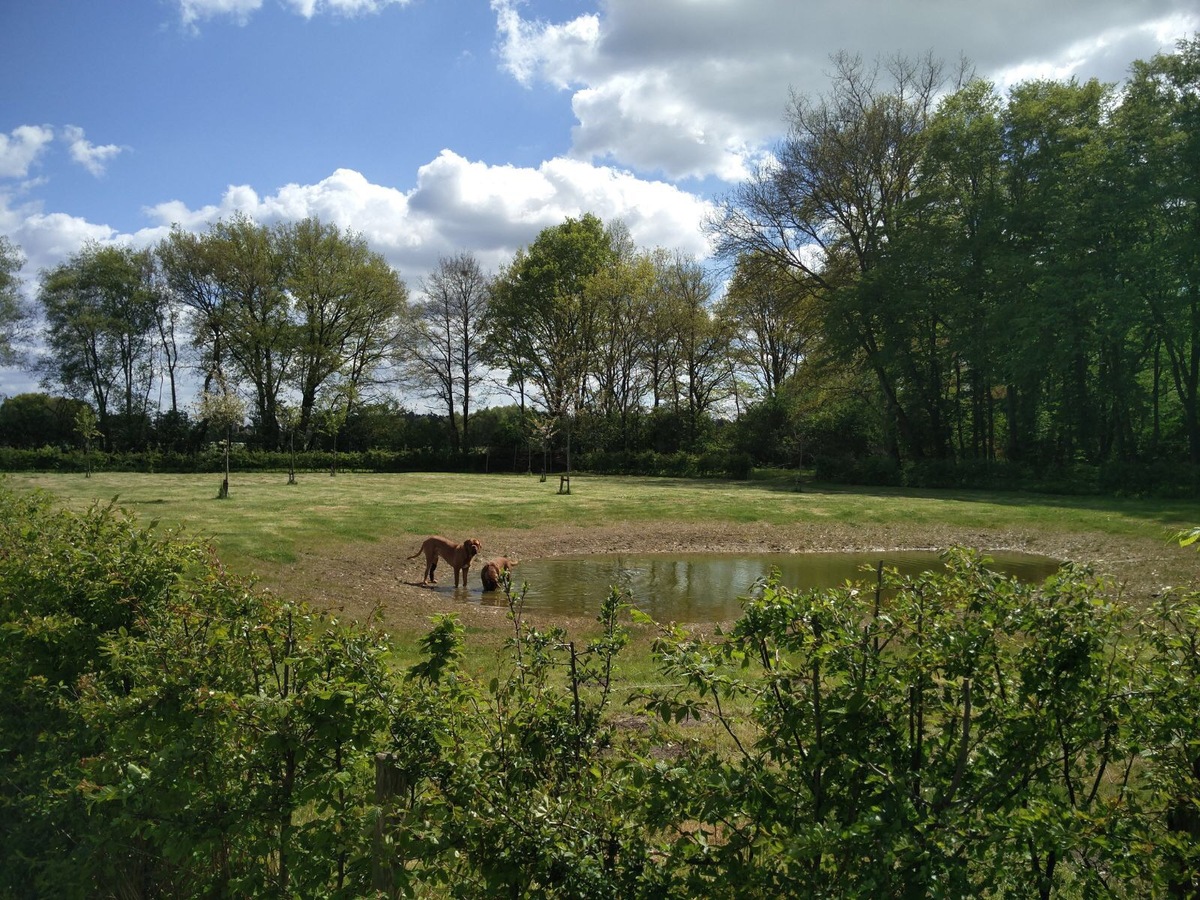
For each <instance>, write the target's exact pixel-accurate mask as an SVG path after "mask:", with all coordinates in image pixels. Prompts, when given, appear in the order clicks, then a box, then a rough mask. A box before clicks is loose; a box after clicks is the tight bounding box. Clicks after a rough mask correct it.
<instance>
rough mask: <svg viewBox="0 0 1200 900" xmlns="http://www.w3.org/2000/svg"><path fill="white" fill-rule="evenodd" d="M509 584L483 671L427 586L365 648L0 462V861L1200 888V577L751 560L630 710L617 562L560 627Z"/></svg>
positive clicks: (729, 891) (113, 867) (363, 878)
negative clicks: (806, 584) (1187, 581)
mask: <svg viewBox="0 0 1200 900" xmlns="http://www.w3.org/2000/svg"><path fill="white" fill-rule="evenodd" d="M1193 534H1194V533H1188V534H1187V535H1185V536H1181V537H1182V539H1183V540H1184V541H1187V540H1189V538H1190V537H1191V536H1192V535H1193ZM524 597H525V588H524V586H522V587H519V588H518V587H514V586H513V585H512V583H511V582H509V583H507V584H505V598H506V601H507V605H508V620H509V623H510V625H511V629H512V632H511V638H510V641H509V643H508V646H507V648H506V649H505V651H504V652H503V654H502V655H501V657H500V659H499V660H498V666H497V668H496V669H495V670H494V671H493V672H489V673H488V674H487V675H485V676H483V677H482V678H481V677H480V675H479V674H477V673H476V672H474V671H470V670H468V669H467V667H466V666H465V665H464V653H463V650H464V644H463V642H464V639H465V633H464V630H463V627H462V625H461V624H460V623H459V622H458V620H457V619H456V618H455V617H454V616H443V617H438V618H436V619H435V620H434V622H433V626H432V628H431V629H430V631H429V632H428V634H427V635H426V636H425V637H424V638H423V639H422V640H421V642H420V647H421V659H420V660H419V661H418V662H417V663H415V664H414V665H412V666H411V667H410V668H409V669H408V670H407V671H403V672H402V671H396V670H394V669H393V668H392V667H391V666H390V665H389V656H390V650H389V646H388V641H387V639H386V638H385V637H384V636H382V635H380V634H378V633H376V632H374V631H373V630H371V629H359V628H346V627H344V626H342V625H341V624H340V623H338V622H336V621H334V620H332V619H328V618H324V617H320V616H317V615H314V614H313V613H312V612H310V611H308V610H305V609H303V608H300V607H297V606H294V605H292V604H288V603H286V602H282V601H280V600H278V599H277V598H274V597H272V596H271V595H269V594H265V593H262V592H259V591H256V590H254V589H253V587H252V586H251V585H248V584H245V583H242V582H240V581H238V580H237V579H234V578H231V577H229V576H228V575H227V574H226V573H225V572H224V571H223V570H222V568H221V567H220V565H219V564H217V562H216V561H215V559H213V558H212V556H211V554H210V551H209V550H208V549H207V548H206V547H204V546H203V545H201V544H199V543H195V542H188V541H183V540H181V539H179V538H177V537H175V536H172V535H170V534H165V535H164V534H161V533H159V532H158V531H157V529H155V528H154V527H153V526H151V527H150V528H143V527H141V526H139V525H138V524H137V523H135V522H134V521H133V520H131V519H130V518H129V517H128V516H126V515H125V514H123V513H121V512H120V511H118V510H116V509H114V508H113V507H112V506H111V505H108V506H96V507H93V508H92V509H90V510H88V511H87V512H85V513H83V514H70V513H62V512H54V511H53V510H52V509H51V506H50V504H49V502H48V500H47V499H46V498H45V497H44V496H41V495H36V494H34V495H27V496H24V497H17V496H16V495H14V494H12V493H11V492H10V491H8V490H7V489H6V488H2V487H0V735H2V736H3V739H2V741H0V783H2V784H3V785H4V788H5V789H4V790H3V791H0V846H3V847H4V852H3V854H0V885H3V888H2V889H0V893H2V894H3V895H4V896H12V897H23V896H61V897H81V898H82V897H92V896H111V895H128V896H151V895H154V896H171V897H193V896H195V897H199V896H247V897H252V896H271V897H277V896H305V897H308V896H330V897H358V896H365V895H370V894H372V893H373V892H375V891H382V892H383V893H385V894H386V895H388V896H430V895H433V896H453V897H475V896H544V897H578V898H627V897H628V898H636V897H656V898H668V897H681V898H682V897H695V896H706V897H779V896H813V897H817V896H830V897H833V896H838V897H841V896H868V895H869V896H896V897H926V896H1027V895H1036V896H1040V897H1055V896H1061V897H1090V896H1129V897H1134V896H1137V897H1141V896H1161V895H1164V894H1168V893H1169V894H1171V895H1174V896H1179V895H1189V894H1191V893H1194V892H1195V891H1196V890H1197V889H1198V888H1200V885H1198V884H1197V883H1196V874H1195V873H1196V872H1197V871H1200V869H1198V865H1200V859H1198V858H1197V851H1196V848H1197V847H1198V846H1200V816H1197V815H1196V809H1197V808H1198V803H1200V742H1198V741H1197V737H1196V734H1195V710H1196V709H1197V707H1198V706H1200V594H1196V593H1190V594H1177V593H1175V592H1170V593H1168V594H1166V595H1164V597H1163V598H1162V602H1161V605H1160V606H1159V607H1158V608H1156V609H1152V610H1147V611H1146V613H1145V614H1144V615H1143V616H1142V617H1141V618H1139V619H1135V618H1134V617H1132V616H1131V615H1130V614H1129V613H1128V612H1127V611H1125V610H1124V609H1123V607H1121V606H1120V605H1118V604H1117V603H1115V602H1114V599H1113V591H1112V589H1111V586H1109V585H1107V584H1105V583H1103V582H1100V581H1098V580H1097V579H1095V578H1093V577H1092V576H1091V575H1090V574H1089V573H1088V572H1086V571H1084V570H1080V569H1076V568H1073V567H1070V566H1066V567H1064V568H1063V569H1062V570H1060V572H1059V573H1058V574H1057V575H1056V576H1054V577H1052V578H1050V579H1048V580H1047V581H1046V582H1045V583H1044V584H1042V585H1027V584H1021V583H1018V582H1016V581H1013V580H1010V579H1007V578H1004V577H1001V576H998V575H996V574H994V573H993V572H991V571H990V570H989V569H988V568H987V566H986V565H985V560H983V559H981V558H980V557H978V556H977V555H974V554H972V553H969V552H967V551H954V552H952V553H951V554H948V556H947V567H946V569H945V570H942V571H937V572H926V573H923V574H920V575H917V576H912V577H904V578H901V577H900V576H898V575H897V574H896V573H893V572H887V571H883V572H880V573H879V574H878V578H877V581H876V583H875V584H871V583H860V584H857V585H847V586H846V587H844V588H839V589H836V590H832V591H810V592H800V591H794V590H790V589H788V588H787V587H785V586H784V585H782V584H780V583H779V581H778V578H777V577H776V576H772V577H770V578H768V579H765V580H764V581H763V582H762V583H761V584H760V585H759V586H758V588H757V589H756V591H755V592H754V594H753V596H752V597H749V598H747V599H746V601H745V607H744V612H743V615H742V616H741V618H740V619H739V620H738V621H737V622H736V623H735V624H734V625H733V626H732V627H731V628H729V629H728V630H722V629H716V630H714V631H713V632H711V633H708V634H706V633H703V632H698V631H684V630H682V629H677V628H674V627H664V628H663V629H662V632H661V637H660V639H659V640H658V642H657V643H656V647H655V653H656V657H657V659H658V661H659V663H660V665H661V667H662V671H663V675H664V678H665V683H666V684H668V685H669V687H665V688H662V689H656V690H652V691H650V692H647V693H644V694H641V695H639V697H638V700H639V702H640V704H641V706H642V708H643V711H644V713H645V714H646V715H648V716H651V717H653V719H654V720H657V722H658V723H660V724H658V725H654V724H651V723H650V722H648V721H647V720H646V719H644V718H642V717H641V716H638V715H631V714H617V713H616V711H615V710H614V709H613V703H614V701H615V700H616V699H618V693H619V687H620V684H621V674H620V668H619V659H620V656H621V654H622V653H623V652H624V651H625V648H626V647H627V646H628V643H629V639H630V634H629V627H628V626H627V625H626V624H625V622H626V619H625V616H626V614H627V610H628V607H629V597H628V596H627V595H626V594H624V593H623V592H622V591H620V590H618V589H614V590H612V591H611V592H610V593H609V595H608V596H607V598H606V599H605V601H604V603H603V604H602V607H601V610H600V613H599V615H598V616H597V627H596V628H595V629H594V631H593V635H592V636H591V637H590V639H588V640H587V641H585V642H577V641H575V640H572V639H571V638H570V637H569V636H568V635H567V634H566V633H564V632H563V631H562V630H561V629H558V628H550V629H543V628H540V627H538V625H537V624H536V622H535V621H534V617H533V616H532V615H531V614H530V613H529V611H528V610H527V609H526V607H525V603H524ZM630 723H633V725H634V727H630ZM693 729H694V731H693ZM689 732H692V733H694V734H696V735H703V736H704V737H703V738H699V737H695V738H689V737H687V734H688V733H689ZM668 740H669V741H670V743H668V742H667V741H668Z"/></svg>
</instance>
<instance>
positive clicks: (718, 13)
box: [492, 0, 1200, 181]
mask: <svg viewBox="0 0 1200 900" xmlns="http://www.w3.org/2000/svg"><path fill="white" fill-rule="evenodd" d="M523 9H524V7H523V5H521V3H520V2H519V0H492V10H493V12H494V13H495V16H496V31H497V45H498V54H499V58H500V62H501V65H502V67H503V68H504V70H505V71H507V72H508V73H509V74H510V75H511V76H512V77H513V78H514V79H516V80H517V81H518V82H519V83H521V84H523V85H525V86H527V87H535V86H537V85H539V84H542V85H547V86H549V87H551V88H553V89H555V90H560V91H568V92H570V93H571V97H572V111H573V112H574V114H575V117H576V120H577V124H576V126H575V128H574V129H573V131H572V142H573V143H572V154H573V155H574V156H576V157H578V158H580V159H584V160H590V161H605V162H613V163H615V164H617V165H620V166H629V167H632V168H635V169H636V170H638V171H640V172H661V173H663V174H664V175H666V176H667V177H669V178H674V179H680V178H707V177H716V178H719V179H722V180H725V181H730V180H737V179H739V178H742V177H744V176H745V174H746V173H747V172H748V171H749V170H750V169H751V168H752V167H753V166H754V164H755V163H756V161H757V160H759V159H761V158H762V155H763V154H764V153H765V152H767V151H768V150H769V147H770V145H771V144H772V143H773V142H774V141H776V140H778V139H779V137H780V135H781V134H782V133H783V131H784V123H783V115H784V112H785V109H786V106H787V102H788V93H789V91H790V90H793V89H794V90H796V91H797V92H799V93H802V94H808V95H819V94H822V93H824V92H825V91H826V90H827V89H828V87H829V74H828V73H829V71H830V68H831V67H830V56H831V55H832V54H834V53H836V52H838V51H843V50H844V51H847V52H849V53H851V54H858V55H861V56H862V57H863V58H864V59H866V60H873V59H876V58H886V57H889V56H893V55H896V54H901V55H905V56H909V57H916V56H919V55H922V54H924V53H927V52H928V53H932V54H933V55H934V57H935V58H938V59H941V60H944V61H945V62H946V63H947V64H948V65H950V66H953V65H955V64H956V63H957V61H958V60H959V59H960V58H964V57H965V58H966V59H967V60H968V61H969V62H971V63H972V64H973V65H974V67H975V71H976V72H977V73H978V74H980V75H982V76H984V77H988V78H992V79H994V80H996V81H997V82H998V83H1000V84H1001V85H1008V84H1012V83H1015V81H1018V80H1022V79H1024V78H1028V77H1051V78H1062V77H1072V76H1075V77H1080V78H1084V79H1086V78H1091V77H1098V78H1100V79H1102V80H1105V81H1120V80H1121V79H1122V78H1123V76H1124V75H1125V73H1126V70H1127V67H1128V66H1129V64H1130V63H1131V62H1132V61H1133V60H1135V59H1147V58H1149V57H1150V56H1152V55H1153V54H1154V53H1156V52H1159V51H1161V50H1170V49H1171V48H1172V47H1173V44H1174V41H1175V39H1176V38H1177V37H1180V36H1185V35H1187V34H1189V33H1190V32H1193V31H1195V30H1196V29H1197V28H1200V13H1198V12H1197V11H1196V8H1195V5H1194V0H1143V2H1139V3H1129V2H1127V0H1056V2H1054V3H1052V4H1047V3H1044V2H1042V0H992V2H989V3H988V4H986V5H980V4H976V3H963V2H962V0H924V2H922V3H921V4H920V10H919V14H917V13H916V12H915V11H914V9H913V4H908V3H880V2H878V0H809V2H805V3H796V2H795V0H654V2H652V3H647V2H645V0H605V2H603V3H602V4H600V6H599V11H598V12H591V11H589V12H585V13H582V14H579V15H577V16H575V17H573V18H565V19H564V20H563V21H545V20H540V19H534V18H525V17H523V15H522V12H523Z"/></svg>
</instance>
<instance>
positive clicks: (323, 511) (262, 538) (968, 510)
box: [6, 472, 1200, 573]
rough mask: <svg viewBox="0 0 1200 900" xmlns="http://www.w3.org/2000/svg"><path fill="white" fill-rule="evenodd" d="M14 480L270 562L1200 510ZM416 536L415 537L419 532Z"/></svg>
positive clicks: (532, 488) (779, 491) (675, 484)
mask: <svg viewBox="0 0 1200 900" xmlns="http://www.w3.org/2000/svg"><path fill="white" fill-rule="evenodd" d="M6 478H7V480H8V483H9V484H10V485H12V487H13V488H14V489H15V490H18V491H21V490H32V489H35V488H40V489H44V490H46V491H49V492H50V493H52V494H53V495H54V496H55V497H57V498H58V500H59V502H61V503H62V504H63V505H65V506H67V507H70V508H75V509H82V508H85V507H87V506H89V505H91V504H92V503H96V502H102V503H106V502H108V501H110V500H113V499H115V500H116V502H117V504H118V505H120V506H123V507H125V508H127V509H129V510H131V511H134V512H136V513H137V514H138V515H139V516H140V517H141V518H142V519H143V520H157V521H158V522H159V523H160V525H162V526H166V527H182V528H184V529H185V530H186V531H187V532H189V533H190V534H194V535H200V536H203V537H205V538H208V539H210V540H211V541H212V543H213V544H214V546H215V547H216V548H217V550H218V552H219V554H220V555H221V557H222V559H223V560H224V562H225V564H226V565H228V566H230V567H231V568H233V569H234V570H236V571H241V572H247V573H248V572H250V571H252V570H254V569H255V568H256V567H257V565H258V564H259V563H260V562H268V563H274V564H284V565H287V564H288V563H291V562H294V561H296V560H297V559H298V558H299V557H300V556H301V555H303V554H305V553H307V552H308V551H310V550H311V549H313V548H314V547H317V546H322V547H326V548H327V547H329V546H330V545H331V544H332V545H346V546H350V545H354V544H370V543H374V542H377V541H379V540H381V539H383V538H385V537H388V538H393V537H402V536H404V535H410V536H423V535H425V534H429V533H434V532H439V533H443V534H446V535H448V536H465V535H466V534H468V533H473V532H476V531H479V530H481V529H516V530H545V529H555V528H562V527H567V526H569V527H572V528H576V529H579V528H585V529H586V528H597V529H599V528H614V527H620V528H627V529H631V530H639V529H640V530H644V531H645V532H646V533H647V534H648V535H652V534H653V531H654V529H655V527H656V526H659V525H662V526H670V525H691V526H705V525H707V526H709V527H711V529H712V530H713V532H714V533H718V532H720V531H721V529H723V528H725V527H729V526H744V525H746V524H752V523H760V524H762V525H763V526H764V527H767V528H770V527H772V526H780V527H784V526H791V525H794V524H796V523H801V522H802V523H807V524H811V525H813V526H816V527H820V526H822V525H828V526H830V527H833V526H838V527H845V526H850V527H864V528H865V527H892V528H895V529H898V530H912V529H920V528H922V527H924V526H929V525H933V524H936V525H937V526H939V527H940V528H942V529H948V530H955V529H957V530H961V531H963V532H972V531H979V530H992V531H1001V530H1007V531H1019V532H1037V533H1043V534H1048V535H1055V534H1070V533H1082V532H1092V533H1099V534H1105V535H1109V536H1112V537H1115V538H1130V539H1154V540H1166V539H1167V538H1168V537H1169V536H1170V535H1171V534H1172V533H1174V532H1176V531H1179V530H1180V529H1182V528H1185V527H1191V526H1193V525H1194V524H1195V523H1196V522H1198V521H1200V502H1183V501H1152V500H1129V499H1111V498H1097V497H1082V498H1081V497H1053V496H1046V495H1024V494H1004V493H995V492H982V491H958V492H947V491H937V490H911V489H908V490H906V489H893V488H870V489H862V490H847V489H843V488H823V487H821V486H820V485H806V486H805V487H804V489H803V490H796V489H795V485H794V482H793V481H792V480H790V479H772V480H768V479H760V480H754V481H749V482H725V481H689V480H675V479H655V478H635V477H601V476H595V477H592V476H575V478H574V479H573V482H572V490H571V494H570V495H564V494H559V493H558V487H559V485H558V479H557V478H553V479H551V480H547V481H545V482H541V481H539V480H538V479H537V478H536V477H530V476H520V475H516V476H505V475H451V474H402V475H376V474H355V473H341V474H339V475H338V476H336V477H330V476H329V475H327V474H304V475H301V476H300V479H299V483H298V484H295V485H288V484H287V478H286V475H284V474H282V473H253V474H245V475H239V474H238V473H236V472H235V473H234V474H233V476H232V479H231V485H230V497H229V499H227V500H217V499H215V498H216V494H217V488H218V483H219V478H218V477H217V476H214V475H211V474H207V475H147V474H133V473H104V472H99V473H94V474H93V475H92V477H91V478H84V477H83V476H82V475H56V474H20V473H18V474H13V475H8V476H6ZM414 546H415V545H414Z"/></svg>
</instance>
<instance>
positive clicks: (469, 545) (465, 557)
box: [409, 535, 481, 587]
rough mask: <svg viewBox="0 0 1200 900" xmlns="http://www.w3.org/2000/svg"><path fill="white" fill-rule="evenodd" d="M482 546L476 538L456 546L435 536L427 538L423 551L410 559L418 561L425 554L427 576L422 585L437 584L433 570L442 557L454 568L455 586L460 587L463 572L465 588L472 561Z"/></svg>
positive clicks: (422, 580) (419, 551) (422, 547)
mask: <svg viewBox="0 0 1200 900" xmlns="http://www.w3.org/2000/svg"><path fill="white" fill-rule="evenodd" d="M480 546H481V545H480V543H479V541H477V540H475V539H474V538H470V539H468V540H465V541H463V542H462V543H461V544H456V543H454V542H453V541H451V540H447V539H446V538H444V537H442V536H441V535H434V536H433V537H428V538H425V542H424V543H422V544H421V549H420V550H418V551H417V552H416V553H414V554H413V555H412V556H410V557H409V559H416V558H417V557H418V556H420V555H421V554H422V553H424V554H425V576H424V577H423V578H422V579H421V584H437V579H436V578H434V577H433V570H434V569H436V568H437V564H438V558H439V557H440V558H441V559H444V560H445V561H446V562H448V563H450V565H451V566H453V567H454V586H455V587H458V573H459V572H462V583H463V587H466V586H467V570H468V569H469V568H471V560H473V559H474V558H475V554H476V553H478V552H479V548H480Z"/></svg>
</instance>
